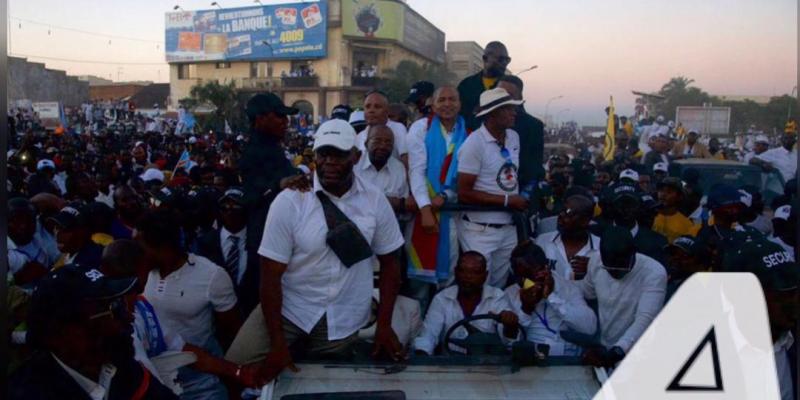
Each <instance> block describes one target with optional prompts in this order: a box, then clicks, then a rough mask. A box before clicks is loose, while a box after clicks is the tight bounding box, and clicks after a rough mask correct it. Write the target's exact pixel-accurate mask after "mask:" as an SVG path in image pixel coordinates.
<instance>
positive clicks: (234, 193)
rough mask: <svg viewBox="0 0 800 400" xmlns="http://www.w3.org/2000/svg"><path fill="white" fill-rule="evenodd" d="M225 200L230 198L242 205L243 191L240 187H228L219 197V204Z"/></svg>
mask: <svg viewBox="0 0 800 400" xmlns="http://www.w3.org/2000/svg"><path fill="white" fill-rule="evenodd" d="M226 200H231V201H233V202H234V203H236V204H239V205H243V204H244V192H243V191H242V189H241V188H236V187H234V188H230V189H228V190H226V191H225V194H223V195H222V197H221V198H220V199H219V202H220V204H222V202H224V201H226Z"/></svg>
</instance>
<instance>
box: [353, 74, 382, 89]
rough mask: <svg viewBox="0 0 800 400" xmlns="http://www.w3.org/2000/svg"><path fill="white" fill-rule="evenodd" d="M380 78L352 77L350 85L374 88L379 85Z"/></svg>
mask: <svg viewBox="0 0 800 400" xmlns="http://www.w3.org/2000/svg"><path fill="white" fill-rule="evenodd" d="M380 81H381V78H378V77H377V76H354V77H352V81H351V82H352V85H353V86H367V87H374V86H378V83H380Z"/></svg>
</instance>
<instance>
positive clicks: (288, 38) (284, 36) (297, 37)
mask: <svg viewBox="0 0 800 400" xmlns="http://www.w3.org/2000/svg"><path fill="white" fill-rule="evenodd" d="M303 40H305V31H304V30H302V29H296V30H293V31H284V32H281V37H280V39H279V41H280V42H281V43H295V42H302V41H303Z"/></svg>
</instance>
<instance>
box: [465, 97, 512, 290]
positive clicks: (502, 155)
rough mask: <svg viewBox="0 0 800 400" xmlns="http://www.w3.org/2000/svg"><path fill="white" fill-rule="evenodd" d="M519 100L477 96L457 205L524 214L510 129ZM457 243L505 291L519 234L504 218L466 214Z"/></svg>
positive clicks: (501, 215)
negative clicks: (481, 261) (476, 122)
mask: <svg viewBox="0 0 800 400" xmlns="http://www.w3.org/2000/svg"><path fill="white" fill-rule="evenodd" d="M522 103H523V101H522V100H514V99H513V98H512V97H511V95H509V94H508V92H507V91H506V90H505V89H502V88H495V89H490V90H487V91H485V92H483V93H482V94H481V98H480V107H479V108H478V112H477V114H476V115H475V116H476V117H477V118H479V119H482V120H483V125H481V127H480V129H478V130H477V131H475V132H473V133H472V134H471V135H470V136H469V137H467V139H466V140H465V141H464V144H463V145H461V149H460V150H459V152H458V200H459V202H461V203H464V204H474V205H485V206H495V207H505V208H509V209H511V210H516V211H524V210H527V208H528V200H526V199H525V198H524V197H522V196H520V195H519V180H518V175H517V170H518V168H519V148H520V144H519V135H518V134H517V132H514V131H513V130H512V129H511V127H513V126H514V122H515V119H516V114H517V106H519V105H521V104H522ZM458 230H459V236H460V238H459V240H460V242H461V247H462V248H463V250H466V251H477V252H479V253H481V254H483V256H484V257H486V260H487V261H488V267H489V279H488V280H487V283H488V284H489V285H491V286H494V287H504V286H505V284H506V281H507V279H508V275H509V270H510V261H509V260H510V256H511V251H512V250H513V249H514V246H516V245H517V232H516V229H515V228H514V224H513V221H512V219H511V215H510V214H509V213H508V212H503V211H499V212H467V213H464V215H463V217H462V220H461V221H459V229H458Z"/></svg>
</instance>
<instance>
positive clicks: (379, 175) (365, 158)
mask: <svg viewBox="0 0 800 400" xmlns="http://www.w3.org/2000/svg"><path fill="white" fill-rule="evenodd" d="M365 146H366V150H367V151H366V152H362V154H361V159H360V160H359V161H358V164H356V167H355V168H354V169H353V172H355V174H356V175H357V176H359V177H361V178H363V179H364V180H365V181H368V182H370V183H372V184H373V185H375V186H377V187H378V188H379V189H381V191H383V193H384V194H385V195H386V198H387V199H389V204H391V205H392V208H393V209H394V210H395V212H397V213H399V212H402V211H403V210H404V209H405V199H406V198H407V197H408V179H407V177H406V169H405V167H404V166H403V163H401V162H400V161H398V160H397V159H395V158H394V157H392V149H393V148H394V132H392V130H391V129H390V128H389V127H388V126H386V125H375V126H371V127H369V128H367V142H366V144H365Z"/></svg>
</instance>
